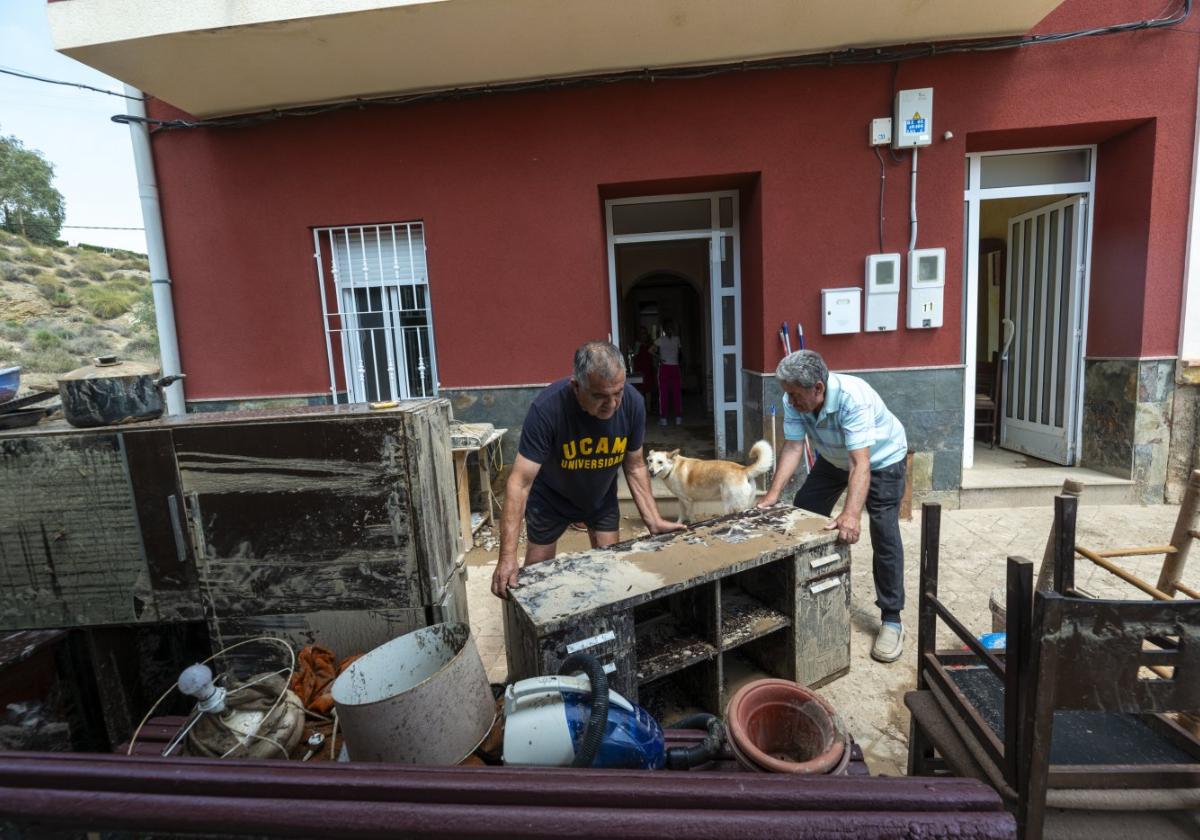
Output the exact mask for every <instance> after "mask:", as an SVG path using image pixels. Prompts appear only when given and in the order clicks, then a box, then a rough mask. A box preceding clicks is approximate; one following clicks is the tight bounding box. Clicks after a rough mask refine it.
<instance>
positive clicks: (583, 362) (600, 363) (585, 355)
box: [575, 341, 625, 385]
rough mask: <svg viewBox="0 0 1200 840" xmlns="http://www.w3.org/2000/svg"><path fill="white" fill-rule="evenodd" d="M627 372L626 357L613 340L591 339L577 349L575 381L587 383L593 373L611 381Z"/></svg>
mask: <svg viewBox="0 0 1200 840" xmlns="http://www.w3.org/2000/svg"><path fill="white" fill-rule="evenodd" d="M624 372H625V358H624V357H623V356H622V355H621V351H620V350H618V349H617V348H616V347H615V346H613V344H612V343H611V342H608V341H589V342H587V343H586V344H582V345H580V347H579V349H578V350H576V351H575V381H576V382H578V383H579V384H581V385H586V384H587V383H588V382H589V381H590V379H591V376H592V374H598V375H599V376H600V378H601V379H602V380H603V381H605V382H611V381H612V380H614V379H616V378H617V375H618V374H621V373H624Z"/></svg>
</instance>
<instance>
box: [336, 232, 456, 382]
mask: <svg viewBox="0 0 1200 840" xmlns="http://www.w3.org/2000/svg"><path fill="white" fill-rule="evenodd" d="M313 247H314V254H313V257H314V258H315V259H316V261H317V276H318V279H319V282H320V287H321V313H322V316H323V319H324V322H325V352H326V356H327V358H328V361H329V390H330V394H331V395H332V397H333V402H334V403H340V402H376V401H380V400H400V399H409V398H411V397H424V396H431V395H433V394H434V393H435V389H436V383H437V360H436V358H435V354H434V346H433V320H432V318H431V316H430V307H429V285H428V275H427V272H426V268H425V227H424V225H423V224H422V223H421V222H401V223H397V224H384V225H364V226H359V227H331V228H315V229H314V230H313Z"/></svg>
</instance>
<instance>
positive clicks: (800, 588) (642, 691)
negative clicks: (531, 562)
mask: <svg viewBox="0 0 1200 840" xmlns="http://www.w3.org/2000/svg"><path fill="white" fill-rule="evenodd" d="M827 521H828V520H827V519H826V518H824V517H820V516H817V515H815V514H810V513H808V512H806V511H801V510H798V509H796V508H793V507H790V506H787V505H781V506H777V507H775V508H772V509H770V510H765V511H747V512H746V513H743V514H737V515H734V516H731V517H723V518H722V519H720V520H714V521H712V522H711V523H709V524H703V525H700V526H698V527H696V528H694V529H692V530H689V531H686V532H683V533H681V534H675V535H668V536H663V537H653V538H650V537H648V538H645V539H641V540H635V541H629V542H625V543H620V544H618V545H617V546H614V547H612V548H608V549H596V550H592V551H585V552H579V553H577V554H567V555H562V556H560V557H557V558H555V559H554V560H551V561H549V562H546V563H541V564H538V565H535V566H530V567H528V568H525V569H522V570H521V574H520V577H519V578H518V581H519V583H520V586H519V588H518V589H516V590H514V591H513V593H512V595H513V597H512V599H511V600H510V601H507V602H506V603H505V643H506V647H507V651H508V670H509V679H510V680H515V679H521V678H524V677H530V676H536V675H539V674H553V673H555V672H556V671H557V669H558V666H559V665H560V664H561V663H562V661H563V660H564V659H566V657H567V656H568V655H569V654H571V653H574V652H576V651H580V650H583V651H587V652H589V653H593V654H595V655H596V656H598V657H599V658H600V660H601V661H602V662H604V663H605V666H606V670H608V671H609V672H610V676H609V679H610V681H611V685H612V687H613V688H614V689H616V690H617V691H618V692H620V693H621V694H623V695H625V696H626V697H628V698H629V699H630V700H634V701H636V702H639V703H641V704H642V705H644V706H646V707H647V708H648V709H650V711H651V712H652V713H655V714H656V715H657V716H659V717H660V719H662V718H665V719H664V720H663V723H670V721H671V719H672V717H673V715H675V716H678V713H679V712H681V711H684V710H690V709H702V710H705V711H711V712H719V711H721V710H722V709H724V707H725V704H726V702H727V701H728V699H729V697H730V695H732V693H733V691H735V690H736V689H737V688H738V687H740V684H741V683H742V682H744V681H745V680H747V679H752V678H755V677H758V676H768V675H769V676H775V677H783V678H785V679H791V680H796V681H797V682H801V683H804V684H806V685H810V686H815V685H821V684H823V683H826V682H828V681H830V680H832V679H834V678H836V677H838V676H841V675H842V674H845V673H846V672H847V671H849V669H850V552H849V548H848V547H847V546H844V545H838V544H836V543H835V539H836V533H835V532H830V531H825V530H824V529H823V526H824V524H825V523H826V522H827Z"/></svg>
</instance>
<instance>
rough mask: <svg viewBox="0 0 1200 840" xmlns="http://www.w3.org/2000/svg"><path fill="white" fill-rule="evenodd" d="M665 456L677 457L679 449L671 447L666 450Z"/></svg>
mask: <svg viewBox="0 0 1200 840" xmlns="http://www.w3.org/2000/svg"><path fill="white" fill-rule="evenodd" d="M667 457H668V458H677V457H679V450H678V449H672V450H671V451H670V452H668V453H667Z"/></svg>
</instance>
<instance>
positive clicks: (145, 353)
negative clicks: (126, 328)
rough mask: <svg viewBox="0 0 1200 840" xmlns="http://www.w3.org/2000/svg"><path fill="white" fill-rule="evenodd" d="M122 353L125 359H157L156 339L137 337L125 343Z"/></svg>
mask: <svg viewBox="0 0 1200 840" xmlns="http://www.w3.org/2000/svg"><path fill="white" fill-rule="evenodd" d="M122 354H123V355H124V356H125V358H127V359H155V360H157V359H158V339H155V338H145V337H139V338H135V339H133V340H132V341H130V342H129V343H128V344H126V345H125V349H124V350H123V351H122Z"/></svg>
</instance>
